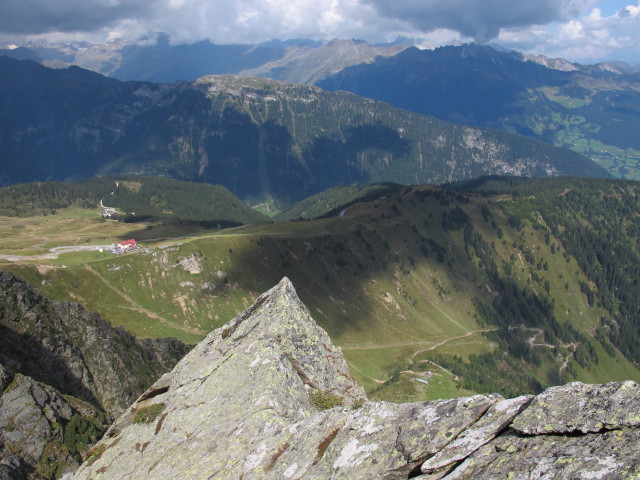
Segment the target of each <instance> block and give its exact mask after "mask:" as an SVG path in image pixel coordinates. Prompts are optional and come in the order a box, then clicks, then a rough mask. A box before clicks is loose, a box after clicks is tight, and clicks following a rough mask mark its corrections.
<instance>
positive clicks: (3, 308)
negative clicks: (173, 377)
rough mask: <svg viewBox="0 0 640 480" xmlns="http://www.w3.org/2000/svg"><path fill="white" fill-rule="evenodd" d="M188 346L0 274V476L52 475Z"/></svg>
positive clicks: (69, 465)
mask: <svg viewBox="0 0 640 480" xmlns="http://www.w3.org/2000/svg"><path fill="white" fill-rule="evenodd" d="M188 350H189V348H188V347H187V346H186V345H184V344H183V343H182V342H179V341H177V340H172V339H145V340H139V339H136V338H135V337H133V336H132V335H130V334H129V333H127V332H126V331H125V330H123V329H121V328H114V327H113V326H111V324H109V322H107V321H106V320H104V319H103V318H101V317H100V316H99V315H98V314H96V313H93V312H89V311H86V310H85V309H84V308H82V306H80V305H78V304H74V303H69V302H56V301H49V300H47V299H46V298H43V297H41V296H40V295H39V294H38V293H37V292H36V291H35V290H34V289H33V288H31V287H30V286H29V285H27V284H26V283H25V282H23V281H22V280H19V279H18V278H16V277H15V276H14V275H13V274H11V273H8V272H0V480H3V479H12V478H20V479H25V478H29V479H38V480H40V479H44V478H46V479H53V478H58V477H59V476H60V475H61V474H62V473H64V472H67V471H73V470H75V469H76V468H77V467H78V465H79V464H80V462H81V461H82V460H83V459H84V458H85V454H86V451H87V449H88V448H89V447H90V446H91V445H92V444H93V443H95V442H96V441H97V440H98V439H99V438H100V437H101V436H102V434H103V433H104V431H105V429H106V427H107V425H108V423H109V420H108V419H109V418H110V417H114V416H117V415H120V414H121V413H122V412H123V411H124V410H125V409H126V408H127V407H128V406H129V405H130V403H131V402H132V401H133V400H135V399H136V398H137V397H138V396H139V395H140V393H142V392H144V390H145V389H146V388H148V386H149V385H150V384H151V383H152V382H154V381H155V380H157V378H158V377H159V376H160V375H161V374H162V373H164V372H166V371H167V370H168V369H170V368H172V367H173V366H174V365H175V364H176V363H177V361H178V360H179V359H180V358H182V356H184V354H185V353H186V352H187V351H188Z"/></svg>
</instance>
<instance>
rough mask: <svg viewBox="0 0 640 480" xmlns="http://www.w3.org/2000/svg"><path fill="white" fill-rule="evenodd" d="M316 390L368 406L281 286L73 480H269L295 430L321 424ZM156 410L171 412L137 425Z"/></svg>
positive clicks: (130, 417)
mask: <svg viewBox="0 0 640 480" xmlns="http://www.w3.org/2000/svg"><path fill="white" fill-rule="evenodd" d="M314 390H319V391H321V392H326V393H331V394H333V395H336V396H338V397H341V398H342V399H343V403H344V404H345V405H346V406H350V405H352V404H353V403H354V402H356V401H364V400H365V399H366V397H365V395H364V390H363V389H362V388H361V387H359V386H358V385H357V384H356V383H355V382H354V380H353V379H352V378H351V376H350V375H349V371H348V368H347V365H346V362H345V360H344V358H343V356H342V353H341V352H340V350H339V349H337V348H336V347H335V346H333V344H332V343H331V341H330V339H329V337H328V335H327V334H326V332H324V330H322V329H321V328H320V327H318V326H317V324H316V323H315V322H314V321H313V319H311V316H310V315H309V312H308V310H307V309H306V307H304V305H302V303H301V302H300V300H299V299H298V297H297V295H296V293H295V290H294V288H293V286H292V285H291V282H289V280H288V279H283V281H281V282H280V283H279V284H278V285H277V286H276V287H274V288H273V289H271V290H270V291H268V292H267V293H265V294H263V295H262V296H260V297H259V298H258V299H257V300H256V302H255V303H254V305H253V306H251V307H250V308H249V309H248V310H246V311H245V312H243V313H242V314H240V315H238V317H236V318H235V319H233V320H232V321H230V322H229V323H227V324H226V325H225V326H223V327H221V328H219V329H217V330H215V331H214V332H212V333H211V334H210V335H209V336H208V337H207V338H206V339H205V340H203V341H202V342H201V343H199V344H198V345H197V346H196V347H195V348H194V349H193V350H192V351H191V352H190V353H189V354H188V355H187V356H186V357H185V358H184V359H183V360H182V361H180V362H179V363H178V365H176V367H175V368H174V370H173V371H172V372H170V373H169V374H166V375H164V376H163V377H162V378H161V379H160V380H158V381H157V382H156V383H155V384H154V385H153V386H152V387H151V388H150V389H149V390H148V391H147V392H145V393H144V394H143V395H142V397H140V399H139V400H138V401H137V402H136V403H134V404H133V405H132V406H131V407H130V408H129V409H128V410H127V411H126V412H125V413H124V414H123V416H121V417H120V419H118V421H117V422H116V423H115V424H114V425H113V426H112V427H111V429H110V430H109V431H108V432H107V435H106V438H105V439H104V440H103V441H102V442H101V443H100V444H99V445H98V448H97V449H95V450H94V451H95V452H99V453H100V455H99V458H94V460H93V461H92V460H91V459H90V460H89V461H88V462H85V464H84V465H83V467H81V469H80V470H79V471H78V473H77V476H76V478H88V477H95V475H96V472H98V470H100V472H102V473H103V474H104V473H105V472H110V475H109V476H108V477H102V478H134V477H135V478H163V479H173V478H175V479H178V478H180V479H182V478H194V479H195V478H210V477H212V478H220V479H225V478H229V479H231V478H238V476H239V475H244V474H247V475H249V474H251V475H258V474H257V473H255V472H256V471H259V472H262V473H261V474H260V475H266V473H264V472H265V469H266V467H267V466H268V464H269V463H270V462H272V459H273V457H274V456H275V455H276V453H277V451H278V449H279V448H281V444H283V443H285V442H286V441H287V438H288V436H291V435H293V433H292V432H291V431H290V428H291V427H292V425H294V424H295V423H297V422H300V421H302V420H304V421H307V420H309V419H310V418H312V417H313V416H314V415H317V414H318V409H317V408H316V407H315V406H314V404H313V403H312V401H311V397H310V392H311V391H314ZM154 404H163V405H164V409H163V413H162V415H161V416H160V417H159V418H158V419H155V420H154V421H152V422H150V423H136V422H135V415H136V412H139V411H141V410H142V409H144V408H146V407H148V406H150V405H154ZM338 410H339V411H342V410H344V409H342V408H339V409H336V411H338ZM339 416H340V414H338V417H339ZM334 421H335V422H338V423H340V422H341V420H340V419H339V418H338V419H337V420H332V422H334ZM331 425H332V423H331V422H330V423H329V428H334V427H331ZM320 434H322V432H320ZM305 440H306V439H305ZM316 449H317V445H316ZM96 457H97V455H96ZM259 478H267V477H259ZM273 478H275V477H273Z"/></svg>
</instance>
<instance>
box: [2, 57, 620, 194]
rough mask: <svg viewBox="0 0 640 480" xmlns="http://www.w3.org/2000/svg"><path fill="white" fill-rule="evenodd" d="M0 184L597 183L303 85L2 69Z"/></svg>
mask: <svg viewBox="0 0 640 480" xmlns="http://www.w3.org/2000/svg"><path fill="white" fill-rule="evenodd" d="M0 126H1V128H2V132H3V133H2V136H1V137H0V154H1V155H0V158H1V160H0V167H1V173H0V179H1V182H2V184H4V185H8V184H12V183H16V182H28V181H34V180H39V181H41V180H69V179H82V178H90V177H93V176H96V175H110V174H122V173H128V174H145V175H165V176H170V177H173V178H178V179H182V180H197V181H202V182H208V183H213V184H220V185H222V186H224V187H226V188H227V189H228V190H230V191H231V192H232V193H234V194H235V195H236V196H238V197H240V198H241V199H242V200H245V201H250V202H252V203H260V202H262V201H263V200H264V199H266V198H273V199H275V200H276V201H277V202H279V203H280V204H282V205H290V204H292V203H294V202H295V201H298V200H301V199H303V198H306V197H308V196H310V195H313V194H315V193H319V192H321V191H323V190H326V189H327V188H331V187H334V186H337V185H351V184H367V183H372V182H380V181H393V182H397V183H404V184H411V183H443V182H450V181H455V180H461V179H468V178H473V177H477V176H479V175H485V174H512V175H527V176H549V175H580V176H592V177H606V176H608V174H607V172H606V171H605V170H604V169H602V168H601V167H599V166H597V165H596V164H595V163H593V162H592V161H590V160H589V159H587V158H586V157H584V156H581V155H579V154H577V153H574V152H571V151H570V150H566V149H559V148H556V147H553V146H551V145H549V144H546V143H544V142H540V141H537V140H533V139H527V138H525V137H522V136H517V135H512V134H508V133H504V132H501V131H498V130H485V129H479V128H475V127H467V126H460V125H456V124H452V123H448V122H443V121H440V120H437V119H434V118H432V117H427V116H424V115H419V114H415V113H410V112H408V111H405V110H400V109H396V108H393V107H391V106H389V105H388V104H386V103H383V102H379V101H374V100H370V99H365V98H362V97H358V96H356V95H353V94H349V93H345V92H335V93H332V92H327V91H324V90H321V89H319V88H317V87H313V86H304V85H296V84H290V83H283V82H278V81H274V80H268V79H250V78H242V77H237V76H228V75H227V76H207V77H202V78H201V79H199V80H197V81H195V82H177V83H172V84H158V83H148V82H133V81H131V82H121V81H118V80H115V79H112V78H108V77H104V76H102V75H99V74H97V73H94V72H90V71H88V70H83V69H80V68H78V67H69V68H68V69H62V70H55V69H50V68H46V67H44V66H42V65H39V64H37V63H34V62H32V61H29V60H24V61H17V60H13V59H10V58H7V57H0Z"/></svg>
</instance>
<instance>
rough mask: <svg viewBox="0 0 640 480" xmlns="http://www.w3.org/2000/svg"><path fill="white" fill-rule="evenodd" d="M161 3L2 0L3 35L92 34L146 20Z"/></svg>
mask: <svg viewBox="0 0 640 480" xmlns="http://www.w3.org/2000/svg"><path fill="white" fill-rule="evenodd" d="M163 3H165V2H164V1H162V0H91V1H89V0H59V1H58V0H57V1H51V0H2V2H0V32H3V33H5V34H7V33H9V34H24V35H29V34H42V33H48V32H67V33H72V32H91V31H94V30H96V29H99V28H103V27H105V26H108V25H113V24H116V23H118V22H120V21H122V20H124V19H131V18H143V17H146V16H148V15H149V14H150V13H151V12H153V11H154V10H156V9H157V8H158V7H159V6H162V4H163Z"/></svg>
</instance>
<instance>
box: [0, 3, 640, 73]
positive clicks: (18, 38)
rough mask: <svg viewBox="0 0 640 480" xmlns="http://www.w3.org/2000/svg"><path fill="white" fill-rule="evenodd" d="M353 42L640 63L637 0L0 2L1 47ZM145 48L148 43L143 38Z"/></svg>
mask: <svg viewBox="0 0 640 480" xmlns="http://www.w3.org/2000/svg"><path fill="white" fill-rule="evenodd" d="M154 32H165V33H167V34H168V35H169V37H170V39H171V43H173V44H182V43H192V42H197V41H200V40H205V39H208V40H210V41H212V42H214V43H217V44H229V43H259V42H264V41H268V40H272V39H279V40H287V39H293V38H309V39H314V40H330V39H333V38H356V39H362V40H366V41H368V42H370V43H385V42H390V41H394V40H395V39H396V38H398V37H404V38H409V39H412V40H413V41H414V43H416V44H417V45H422V46H425V47H427V46H429V47H433V46H442V45H450V44H453V45H457V44H462V43H467V42H478V43H483V44H486V43H488V44H497V45H500V46H502V47H505V48H508V49H513V50H518V51H521V52H524V53H535V54H542V55H545V56H547V57H551V58H566V59H567V60H570V61H573V62H579V63H595V62H600V61H614V60H621V61H625V62H627V63H630V64H632V65H636V64H640V0H0V43H2V44H12V43H13V44H18V43H23V42H25V41H28V40H47V41H51V42H60V41H82V40H86V41H90V42H94V43H103V42H105V41H108V40H114V39H118V38H127V39H131V40H138V41H142V40H139V39H144V38H146V39H149V38H150V35H152V34H153V33H154ZM147 41H149V40H147Z"/></svg>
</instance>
